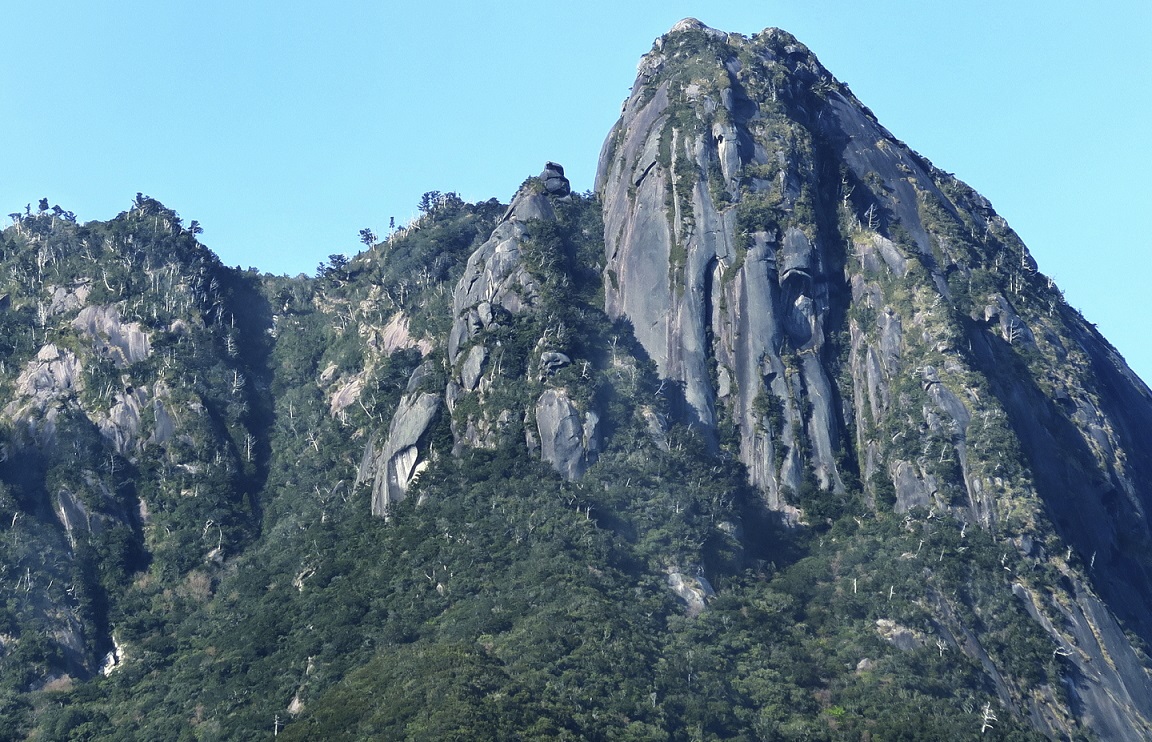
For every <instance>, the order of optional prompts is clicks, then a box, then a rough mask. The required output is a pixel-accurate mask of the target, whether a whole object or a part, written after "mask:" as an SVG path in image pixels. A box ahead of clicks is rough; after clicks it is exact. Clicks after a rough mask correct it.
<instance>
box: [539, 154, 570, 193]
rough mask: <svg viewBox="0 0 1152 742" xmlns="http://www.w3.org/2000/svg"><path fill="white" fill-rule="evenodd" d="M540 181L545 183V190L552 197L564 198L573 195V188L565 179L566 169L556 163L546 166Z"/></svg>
mask: <svg viewBox="0 0 1152 742" xmlns="http://www.w3.org/2000/svg"><path fill="white" fill-rule="evenodd" d="M540 180H542V181H543V182H544V190H545V191H546V192H547V193H548V195H550V196H556V197H557V198H563V197H564V196H568V195H570V194H571V193H572V186H571V184H570V183H569V182H568V179H567V178H565V177H564V168H563V167H561V166H560V165H557V164H556V163H555V162H549V163H547V164H545V165H544V172H542V173H540Z"/></svg>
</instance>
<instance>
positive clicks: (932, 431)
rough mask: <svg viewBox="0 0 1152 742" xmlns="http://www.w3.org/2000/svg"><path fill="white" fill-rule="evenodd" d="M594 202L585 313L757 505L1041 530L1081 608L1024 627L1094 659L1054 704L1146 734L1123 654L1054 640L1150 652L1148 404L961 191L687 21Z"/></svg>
mask: <svg viewBox="0 0 1152 742" xmlns="http://www.w3.org/2000/svg"><path fill="white" fill-rule="evenodd" d="M596 191H597V193H598V194H599V196H600V197H601V199H602V203H603V213H604V226H605V251H606V263H605V268H604V285H605V308H606V310H607V312H608V313H609V315H610V316H612V317H624V318H627V319H628V320H630V321H631V323H632V325H633V326H634V328H635V332H636V336H637V339H638V340H639V342H640V343H641V344H642V345H643V347H644V348H645V350H646V351H647V352H648V354H649V355H650V356H651V358H652V359H653V361H654V362H655V363H656V366H657V368H658V372H659V374H660V375H661V376H662V377H664V378H665V379H667V380H669V381H671V382H676V383H675V384H673V385H671V386H673V387H676V388H679V390H681V391H682V393H683V400H682V401H683V405H682V409H681V411H680V414H681V418H682V422H686V423H689V424H692V425H694V426H698V427H699V428H700V429H702V430H703V431H705V433H706V435H708V436H710V440H711V443H712V445H713V446H714V447H720V446H723V447H724V448H725V449H726V450H728V451H730V452H731V453H733V454H735V455H736V456H738V457H739V459H740V460H741V461H742V462H743V463H744V464H745V465H746V466H747V469H748V476H749V479H750V481H751V482H752V483H753V484H754V485H756V487H757V488H758V489H759V490H760V491H761V492H762V494H763V498H764V502H765V504H766V505H767V506H768V507H770V508H773V509H776V510H780V511H785V512H791V513H792V514H796V512H797V511H796V507H797V506H800V507H801V508H802V509H803V508H804V507H805V505H806V501H805V498H804V495H803V493H805V492H807V493H809V496H811V493H813V492H816V493H819V492H825V493H830V494H833V495H834V494H835V493H839V492H841V491H843V490H844V489H845V482H846V481H848V480H849V478H851V479H856V480H858V481H859V482H860V483H861V484H862V485H863V487H864V490H865V492H866V494H867V497H868V498H869V500H870V501H871V502H872V503H873V506H875V507H894V508H895V509H897V510H898V511H912V510H916V509H919V510H918V511H917V512H928V513H930V514H932V515H933V516H938V515H942V514H944V513H950V514H952V515H953V516H954V517H957V518H960V519H961V520H964V521H966V522H972V523H974V524H979V525H980V526H982V527H984V528H987V529H990V530H991V531H993V532H995V533H997V534H999V535H1000V536H1001V537H1004V538H1016V539H1022V538H1023V537H1024V536H1027V537H1028V539H1029V543H1031V539H1032V536H1033V535H1036V536H1037V537H1039V535H1038V534H1042V533H1045V532H1050V529H1052V528H1053V527H1054V528H1055V530H1056V532H1058V533H1059V534H1060V536H1061V537H1062V538H1063V539H1065V540H1066V541H1067V543H1069V544H1070V545H1071V546H1072V548H1071V549H1070V550H1068V552H1067V554H1064V555H1060V556H1061V557H1063V558H1061V559H1058V560H1057V561H1058V562H1059V565H1058V567H1057V568H1058V569H1059V570H1061V571H1062V572H1065V573H1067V574H1073V571H1074V568H1073V562H1074V561H1075V560H1073V559H1072V558H1073V556H1077V557H1078V558H1079V559H1080V560H1082V561H1081V562H1080V563H1088V562H1090V561H1092V560H1094V562H1093V563H1094V565H1095V568H1094V570H1095V571H1094V572H1093V573H1092V575H1091V580H1092V583H1093V585H1094V588H1095V590H1096V591H1097V592H1098V593H1099V595H1100V597H1101V598H1103V602H1101V600H1100V599H1099V598H1098V597H1097V595H1096V594H1095V593H1093V592H1092V590H1091V589H1088V588H1084V589H1076V590H1068V591H1066V592H1061V595H1062V597H1061V598H1060V600H1064V601H1066V602H1064V603H1062V605H1064V606H1065V608H1063V609H1061V610H1064V611H1065V614H1066V618H1067V620H1066V622H1065V623H1064V624H1063V625H1057V624H1054V623H1049V624H1048V625H1046V627H1045V628H1046V630H1048V631H1049V633H1050V634H1051V635H1052V637H1053V640H1054V641H1056V642H1058V643H1060V644H1061V646H1071V645H1072V644H1077V646H1079V647H1080V648H1081V649H1082V650H1083V651H1084V652H1085V653H1086V656H1092V657H1093V658H1094V659H1093V660H1092V662H1094V663H1095V662H1099V663H1100V665H1101V666H1107V667H1108V668H1109V670H1108V671H1107V672H1104V673H1103V675H1100V674H1099V670H1095V671H1093V672H1091V673H1089V672H1085V673H1083V674H1082V676H1080V677H1079V679H1078V680H1073V681H1070V682H1072V684H1073V688H1074V692H1075V693H1076V694H1077V697H1078V699H1079V701H1078V702H1079V703H1082V708H1080V710H1079V711H1078V712H1077V713H1079V714H1080V715H1081V717H1082V718H1083V719H1098V720H1103V721H1101V722H1100V724H1101V725H1102V726H1101V727H1100V728H1101V729H1105V730H1107V731H1108V733H1109V734H1110V735H1111V736H1112V737H1113V738H1133V739H1134V738H1141V737H1144V736H1145V735H1148V734H1152V725H1150V724H1149V720H1150V719H1152V709H1149V707H1148V705H1147V703H1146V701H1145V699H1147V698H1149V697H1150V696H1149V685H1148V679H1147V677H1146V674H1145V673H1144V671H1143V670H1142V669H1139V668H1137V667H1136V666H1135V665H1134V664H1133V663H1129V662H1127V660H1124V661H1121V660H1117V659H1115V657H1117V656H1124V657H1127V656H1128V655H1127V654H1125V653H1128V654H1131V652H1132V649H1131V647H1130V646H1129V645H1128V644H1127V642H1123V648H1122V649H1120V648H1117V647H1119V645H1115V646H1112V648H1107V647H1104V643H1107V641H1106V640H1100V641H1095V642H1092V643H1089V642H1087V641H1082V642H1079V643H1077V642H1078V640H1077V639H1076V636H1077V632H1079V631H1083V630H1084V627H1085V625H1086V624H1091V625H1092V626H1094V627H1096V629H1093V631H1095V632H1096V634H1097V635H1108V636H1113V634H1112V633H1110V632H1111V631H1112V630H1111V629H1110V628H1109V627H1110V626H1112V625H1113V623H1114V621H1115V619H1114V618H1113V617H1112V616H1111V615H1110V614H1108V613H1107V610H1106V609H1104V608H1103V606H1104V605H1105V604H1107V605H1109V606H1111V607H1112V609H1113V610H1115V611H1117V613H1118V615H1121V616H1122V618H1123V619H1124V620H1125V621H1127V627H1128V628H1129V630H1133V631H1136V632H1137V633H1139V634H1140V635H1141V636H1142V637H1143V639H1144V640H1145V641H1148V640H1149V639H1152V614H1150V612H1149V610H1148V607H1147V605H1146V600H1144V599H1143V598H1141V597H1140V596H1146V595H1147V594H1149V591H1150V590H1152V579H1150V575H1152V570H1150V564H1149V559H1148V557H1146V556H1144V555H1146V554H1149V553H1152V551H1150V550H1149V549H1148V548H1147V547H1148V546H1149V545H1150V544H1152V528H1150V526H1149V519H1148V512H1149V505H1152V461H1150V456H1149V454H1148V451H1150V450H1152V432H1149V431H1152V393H1150V392H1149V390H1148V388H1147V387H1146V386H1145V385H1144V384H1143V383H1142V382H1141V381H1140V380H1139V379H1138V378H1136V377H1135V376H1134V375H1133V374H1132V373H1131V372H1130V371H1129V370H1128V369H1127V367H1126V366H1125V365H1124V363H1123V360H1122V359H1120V358H1119V357H1118V356H1117V355H1116V353H1115V352H1114V351H1113V350H1112V349H1111V348H1110V347H1109V346H1108V345H1107V343H1106V342H1104V341H1103V339H1102V338H1100V337H1099V336H1098V335H1097V334H1096V333H1095V331H1094V330H1093V329H1092V328H1091V327H1089V326H1088V325H1087V324H1086V323H1085V322H1084V321H1083V319H1082V318H1081V317H1080V316H1079V315H1078V313H1076V312H1075V311H1074V310H1072V309H1071V308H1069V307H1068V306H1067V305H1066V304H1065V303H1064V302H1063V299H1062V297H1061V296H1060V294H1059V292H1058V291H1057V290H1056V289H1055V288H1054V286H1053V285H1052V283H1051V281H1049V280H1048V279H1046V278H1045V277H1044V276H1042V275H1041V274H1040V273H1038V272H1037V267H1036V264H1035V262H1034V261H1033V259H1032V257H1031V256H1030V255H1029V254H1028V251H1027V250H1026V248H1025V247H1024V246H1023V244H1021V243H1020V241H1019V239H1018V238H1017V237H1016V235H1015V234H1014V233H1013V232H1012V231H1011V229H1009V228H1008V226H1007V224H1006V223H1005V222H1004V220H1003V219H1001V218H1000V217H999V216H998V215H997V214H996V213H995V211H993V210H992V208H991V206H990V205H989V203H988V202H987V201H986V200H985V199H984V198H982V197H981V196H979V195H978V194H976V193H974V192H973V191H972V190H971V189H969V188H968V187H967V186H965V185H964V184H963V183H960V182H959V181H957V180H956V179H955V178H953V177H952V176H950V175H948V174H946V173H943V172H941V171H940V170H938V169H936V168H935V167H933V166H932V165H931V164H930V163H928V162H927V161H926V160H924V159H923V158H922V157H920V156H919V155H917V154H916V153H914V152H912V151H911V150H909V149H908V148H907V147H906V146H904V144H903V143H901V142H900V141H898V140H896V139H895V138H894V137H893V136H892V135H891V134H890V133H889V132H888V131H887V130H886V129H884V128H883V127H882V126H881V125H880V124H879V123H878V122H877V121H876V120H875V118H874V116H873V115H872V113H871V112H870V111H869V110H868V109H867V108H865V107H864V106H863V105H862V104H861V103H860V102H859V101H858V100H857V99H856V98H855V97H854V96H853V94H852V93H851V91H849V89H848V88H847V87H846V86H844V85H843V84H841V83H840V82H838V81H836V80H835V79H834V78H833V77H832V76H831V75H830V74H829V73H828V72H827V71H826V70H825V69H824V68H823V67H822V66H821V65H820V63H819V62H818V61H817V60H816V59H815V58H814V57H813V56H812V55H811V54H810V53H809V52H808V50H807V49H806V48H805V47H804V46H803V45H801V44H799V43H798V42H797V41H796V40H795V39H794V38H792V37H791V36H790V35H788V34H787V33H784V32H782V31H779V30H776V29H769V30H767V31H764V32H763V33H761V34H758V35H756V36H754V37H751V38H747V37H744V36H740V35H736V34H725V33H722V32H719V31H716V30H714V29H710V28H707V27H706V26H703V25H702V24H700V23H699V22H698V21H694V20H691V19H689V20H686V21H682V22H681V23H680V24H677V26H676V27H675V28H673V29H672V31H671V32H669V34H667V35H666V36H664V37H662V38H661V39H659V40H657V42H656V44H655V46H654V48H653V50H652V51H651V52H650V53H649V54H648V55H646V56H645V57H644V59H643V60H642V61H641V63H640V66H639V72H638V76H637V79H636V82H635V84H634V86H633V88H632V94H631V96H630V97H629V98H628V100H627V101H626V102H625V104H624V107H623V112H622V115H621V118H620V120H619V121H618V122H617V123H616V125H615V126H614V127H613V128H612V130H611V132H610V133H609V135H608V137H607V140H606V141H605V143H604V147H603V149H602V152H601V157H600V162H599V166H598V169H597V179H596ZM725 430H728V431H733V430H734V431H735V436H734V438H733V437H732V436H731V435H730V434H729V437H728V438H727V439H724V438H723V435H724V431H725ZM801 517H805V516H804V515H802V516H801ZM1029 534H1031V535H1029ZM1014 543H1015V542H1014ZM1021 543H1022V541H1021ZM1101 560H1104V561H1103V562H1102V561H1101ZM1102 563H1103V564H1105V565H1106V566H1105V567H1104V568H1103V569H1102V568H1101V564H1102ZM1058 591H1059V590H1058ZM1138 604H1139V605H1138ZM1068 606H1075V607H1074V608H1069V607H1068ZM1068 611H1071V613H1069V612H1068ZM1110 622H1112V623H1110ZM1101 632H1103V634H1102V633H1101ZM1085 636H1086V635H1085ZM1114 638H1115V637H1114ZM1117 641H1119V640H1118V639H1117ZM1101 642H1103V643H1101ZM1089 645H1091V646H1089ZM1110 646H1111V645H1110ZM973 656H974V657H976V656H977V654H976V653H973ZM1132 656H1133V657H1135V655H1132ZM1105 657H1113V658H1114V659H1112V660H1106V659H1105ZM1136 664H1138V663H1136ZM1125 699H1127V700H1125ZM1033 713H1034V715H1035V716H1036V718H1042V719H1043V720H1042V721H1040V722H1038V725H1039V726H1041V727H1043V728H1046V729H1048V731H1049V732H1052V733H1061V734H1062V733H1064V732H1065V731H1066V730H1065V729H1064V727H1063V726H1062V722H1061V721H1060V720H1059V719H1058V718H1057V715H1054V714H1051V713H1049V712H1048V711H1036V710H1035V709H1033Z"/></svg>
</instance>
